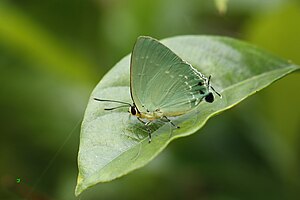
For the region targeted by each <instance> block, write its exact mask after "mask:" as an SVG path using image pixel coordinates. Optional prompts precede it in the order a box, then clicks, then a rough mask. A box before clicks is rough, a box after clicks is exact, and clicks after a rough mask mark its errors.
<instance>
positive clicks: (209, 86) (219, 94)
mask: <svg viewBox="0 0 300 200" xmlns="http://www.w3.org/2000/svg"><path fill="white" fill-rule="evenodd" d="M210 78H211V75H209V77H208V82H207V84H208V87H210V88H211V89H212V90H213V91H214V92H215V93H216V94H217V95H218V96H219V97H220V98H222V95H221V94H220V93H219V92H217V91H216V90H215V88H214V87H213V86H211V85H210Z"/></svg>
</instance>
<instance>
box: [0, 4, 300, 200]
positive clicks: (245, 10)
mask: <svg viewBox="0 0 300 200" xmlns="http://www.w3.org/2000/svg"><path fill="white" fill-rule="evenodd" d="M187 34H210V35H224V36H231V37H235V38H239V39H242V40H246V41H248V42H250V43H253V44H255V45H257V46H259V47H261V48H264V49H266V50H268V51H270V52H272V53H274V54H276V55H278V56H280V57H283V58H286V59H289V60H291V61H293V62H294V63H296V64H298V65H299V64H300V39H299V35H300V2H299V1H296V0H265V1H260V0H253V1H249V0H229V1H228V7H227V12H226V13H225V14H223V15H222V14H220V13H219V12H218V10H217V8H216V5H215V2H214V1H212V0H189V1H186V0H151V1H141V0H85V1H84V0H51V1H50V0H48V1H40V0H1V1H0V95H1V96H0V113H1V115H0V124H1V140H0V199H7V200H11V199H34V200H42V199H43V200H50V199H51V200H52V199H58V200H71V199H81V200H96V199H97V200H98V199H205V200H206V199H207V200H211V199H213V200H215V199H216V200H219V199H220V200H223V199H225V200H227V199H228V200H235V199H272V200H273V199H298V198H299V196H300V106H299V102H300V93H299V91H300V84H299V80H300V79H299V78H300V74H299V73H294V74H291V75H289V76H288V77H285V78H284V79H282V80H280V81H278V82H276V83H274V84H272V85H271V86H270V87H268V88H267V89H264V90H263V91H261V92H259V93H258V94H256V95H254V96H252V97H250V98H248V99H247V100H245V101H244V102H243V103H241V104H239V105H238V106H236V107H234V108H233V109H231V110H229V111H227V112H225V113H223V114H221V115H219V116H217V117H214V118H213V119H211V120H209V122H208V123H207V125H206V126H205V127H204V128H203V129H201V130H200V131H199V133H198V134H194V135H192V136H190V137H186V138H183V139H179V140H176V141H174V142H173V143H172V144H170V145H169V147H168V148H167V149H166V150H165V151H164V152H163V153H162V154H161V155H160V156H159V157H158V158H156V159H155V160H154V161H152V162H151V163H150V164H148V165H147V166H146V167H144V168H142V169H139V170H137V171H135V172H133V173H131V174H129V175H128V176H125V177H123V178H120V179H118V180H115V181H113V182H111V183H105V184H98V185H97V186H95V187H93V188H91V189H89V190H87V191H85V192H84V193H83V194H82V195H81V196H80V197H79V198H75V196H74V189H75V185H76V178H77V160H76V159H77V158H76V156H77V151H78V145H79V131H80V130H79V126H78V123H79V122H80V120H81V119H82V117H83V113H84V109H85V106H86V104H87V100H88V98H89V94H90V93H91V91H92V89H93V87H94V86H95V85H96V84H97V83H98V82H99V80H100V79H101V77H102V76H103V75H104V74H105V73H106V72H107V71H108V70H109V69H110V68H111V67H112V66H113V65H114V64H115V63H116V62H118V61H119V60H120V59H121V58H122V57H123V56H125V55H126V54H128V53H129V52H130V51H131V49H132V46H133V44H134V41H135V40H136V38H137V36H139V35H150V36H152V37H155V38H158V39H162V38H166V37H171V36H175V35H187ZM72 130H73V131H72ZM68 138H69V139H68ZM63 144H64V146H63V148H62V149H61V148H60V147H61V146H62V145H63ZM57 151H58V154H56V152H57ZM49 163H50V164H49ZM17 178H20V179H21V182H20V183H16V179H17Z"/></svg>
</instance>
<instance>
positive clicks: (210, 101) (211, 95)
mask: <svg viewBox="0 0 300 200" xmlns="http://www.w3.org/2000/svg"><path fill="white" fill-rule="evenodd" d="M204 99H205V101H206V102H208V103H212V102H213V101H214V95H213V94H212V93H211V92H210V93H208V95H207V96H206V97H205V98H204Z"/></svg>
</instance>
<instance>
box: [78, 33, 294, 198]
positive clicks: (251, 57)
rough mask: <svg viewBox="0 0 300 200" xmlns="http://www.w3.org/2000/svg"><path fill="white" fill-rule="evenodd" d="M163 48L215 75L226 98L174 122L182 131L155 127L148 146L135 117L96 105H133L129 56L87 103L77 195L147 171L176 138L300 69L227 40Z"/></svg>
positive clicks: (196, 39) (184, 41)
mask: <svg viewBox="0 0 300 200" xmlns="http://www.w3.org/2000/svg"><path fill="white" fill-rule="evenodd" d="M162 42H163V43H164V44H165V45H166V46H168V47H169V48H171V49H172V50H173V51H174V52H175V53H177V55H179V56H180V57H181V58H182V59H184V60H186V61H188V62H189V63H191V64H192V65H193V66H194V67H195V68H196V69H198V70H199V71H200V72H202V73H203V74H204V75H206V76H208V75H212V85H213V86H214V88H215V89H216V90H217V91H219V92H220V93H221V94H222V96H223V98H222V99H220V98H217V97H216V100H215V101H214V102H213V103H212V104H209V103H206V102H202V103H200V105H199V106H198V107H197V108H196V109H194V110H193V111H191V112H189V113H187V114H185V115H182V116H179V117H175V118H173V119H172V121H173V122H174V123H175V124H177V125H179V126H180V127H181V128H180V129H174V128H173V127H172V126H171V125H170V124H169V123H155V124H154V125H153V126H152V127H151V129H152V130H153V133H152V136H153V137H152V142H151V143H150V144H149V143H148V134H147V131H146V130H145V128H144V126H143V124H141V123H140V122H139V121H138V120H137V119H136V118H135V117H131V118H129V113H128V112H127V109H119V110H114V111H104V108H109V107H113V106H115V104H113V103H106V102H105V103H104V102H97V101H94V100H93V98H94V97H98V98H105V99H114V100H120V101H125V102H130V103H131V102H132V100H131V98H130V88H129V63H130V56H126V57H125V58H123V59H122V60H121V61H120V62H119V63H117V64H116V65H115V66H114V67H113V68H112V69H111V71H110V72H108V73H107V74H106V75H105V77H103V79H102V80H101V81H100V83H99V84H98V85H97V86H96V88H95V89H94V91H93V93H92V95H91V98H90V101H89V103H88V106H87V109H86V112H85V116H84V120H83V123H82V129H81V136H80V148H79V153H78V165H79V175H78V183H77V187H76V191H75V193H76V195H79V194H80V193H81V192H82V191H83V190H85V189H86V188H88V187H91V186H93V185H95V184H97V183H99V182H107V181H111V180H113V179H115V178H118V177H121V176H123V175H125V174H127V173H129V172H130V171H133V170H135V169H137V168H140V167H142V166H144V165H145V164H147V163H148V162H149V161H151V160H152V159H153V158H155V157H156V156H157V155H158V154H159V153H160V152H161V151H162V150H163V149H164V148H165V147H166V146H167V145H168V144H169V143H170V142H171V141H172V140H174V139H175V138H179V137H183V136H187V135H190V134H192V133H194V132H196V131H197V130H199V129H200V128H201V127H202V126H203V125H204V124H205V122H206V121H207V120H208V119H209V118H210V117H212V116H214V115H216V114H217V113H220V112H222V111H224V110H226V109H229V108H231V107H232V106H234V105H236V104H237V103H239V102H240V101H242V100H243V99H245V98H246V97H248V96H250V95H252V94H254V93H255V92H257V91H259V90H261V89H263V88H264V87H266V86H268V85H269V84H271V83H272V82H274V81H275V80H278V79H279V78H281V77H283V76H285V75H287V74H289V73H291V72H293V71H295V70H298V69H299V67H298V66H296V65H294V64H292V63H291V62H288V61H285V60H283V59H280V58H278V57H275V56H273V55H271V54H269V53H267V52H264V51H262V50H260V49H258V48H256V47H254V46H252V45H249V44H247V43H244V42H241V41H238V40H235V39H231V38H226V37H215V36H179V37H174V38H169V39H165V40H163V41H162Z"/></svg>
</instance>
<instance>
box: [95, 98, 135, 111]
mask: <svg viewBox="0 0 300 200" xmlns="http://www.w3.org/2000/svg"><path fill="white" fill-rule="evenodd" d="M94 100H96V101H106V102H113V103H121V104H125V105H122V106H117V107H113V108H104V110H115V109H118V108H124V107H128V106H131V104H130V103H127V102H123V101H116V100H110V99H98V98H94Z"/></svg>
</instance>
